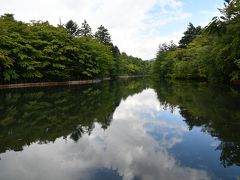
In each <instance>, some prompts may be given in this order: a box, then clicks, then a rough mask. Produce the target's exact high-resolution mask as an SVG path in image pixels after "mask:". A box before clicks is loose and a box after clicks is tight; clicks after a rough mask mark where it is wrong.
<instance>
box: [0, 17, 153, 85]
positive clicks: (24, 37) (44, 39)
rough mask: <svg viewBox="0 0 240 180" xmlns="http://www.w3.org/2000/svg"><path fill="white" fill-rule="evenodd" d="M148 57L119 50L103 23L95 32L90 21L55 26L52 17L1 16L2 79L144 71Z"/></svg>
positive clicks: (113, 75) (77, 77)
mask: <svg viewBox="0 0 240 180" xmlns="http://www.w3.org/2000/svg"><path fill="white" fill-rule="evenodd" d="M149 67H150V66H149V62H147V61H143V60H142V59H140V58H135V57H133V56H128V55H127V54H126V53H121V52H120V50H119V49H118V47H117V46H116V45H114V44H113V43H112V41H111V35H110V33H109V31H108V29H106V28H105V27H104V26H103V25H101V26H100V27H99V28H98V30H97V32H95V33H93V32H92V29H91V27H90V25H89V24H88V23H87V21H84V22H83V23H82V25H81V26H79V25H78V24H77V23H76V22H74V21H73V20H69V21H68V22H67V23H66V24H60V25H58V26H57V27H55V26H53V25H51V24H49V22H47V21H46V22H42V21H31V22H30V23H25V22H22V21H17V20H16V19H15V18H14V15H13V14H4V15H2V16H0V81H1V82H33V81H52V80H80V79H95V78H103V77H111V78H116V77H118V76H119V75H143V74H146V73H147V72H148V70H149Z"/></svg>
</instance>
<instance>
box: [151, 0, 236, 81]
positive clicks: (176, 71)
mask: <svg viewBox="0 0 240 180" xmlns="http://www.w3.org/2000/svg"><path fill="white" fill-rule="evenodd" d="M220 12H221V13H222V16H221V17H220V18H217V17H215V18H213V20H212V22H211V23H209V25H208V26H206V27H205V28H203V29H201V27H199V26H198V27H194V26H193V24H191V23H190V24H189V26H188V28H187V30H186V31H185V32H184V36H183V37H182V39H181V40H180V42H179V46H177V45H175V44H173V43H172V42H171V43H170V44H166V43H164V44H162V45H160V47H159V50H158V53H157V57H156V61H155V62H154V65H153V67H152V73H153V75H154V77H157V78H174V79H203V80H207V81H210V82H229V81H233V80H239V79H240V51H239V49H240V31H239V29H240V1H239V0H225V7H224V8H223V9H220Z"/></svg>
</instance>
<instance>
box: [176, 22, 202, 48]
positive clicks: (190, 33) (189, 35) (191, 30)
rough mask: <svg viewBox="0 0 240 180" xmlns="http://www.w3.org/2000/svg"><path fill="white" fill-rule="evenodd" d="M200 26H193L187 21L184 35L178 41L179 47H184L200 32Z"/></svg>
mask: <svg viewBox="0 0 240 180" xmlns="http://www.w3.org/2000/svg"><path fill="white" fill-rule="evenodd" d="M201 31H202V28H201V27H200V26H198V27H194V25H193V24H192V23H189V25H188V27H187V30H186V31H185V32H184V36H183V37H182V39H181V40H180V41H179V47H180V48H185V47H186V46H187V45H188V44H189V43H190V42H192V40H193V39H195V38H196V37H197V36H198V35H200V34H201Z"/></svg>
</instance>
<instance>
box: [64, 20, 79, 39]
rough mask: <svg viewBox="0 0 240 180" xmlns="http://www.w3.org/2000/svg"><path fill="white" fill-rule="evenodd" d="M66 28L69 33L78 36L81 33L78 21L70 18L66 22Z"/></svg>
mask: <svg viewBox="0 0 240 180" xmlns="http://www.w3.org/2000/svg"><path fill="white" fill-rule="evenodd" d="M65 28H66V29H67V31H68V33H69V34H71V35H73V36H78V35H79V34H80V30H79V27H78V25H77V23H76V22H74V21H72V20H69V21H68V22H67V23H66V25H65Z"/></svg>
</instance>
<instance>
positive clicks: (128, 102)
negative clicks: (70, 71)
mask: <svg viewBox="0 0 240 180" xmlns="http://www.w3.org/2000/svg"><path fill="white" fill-rule="evenodd" d="M0 102H1V103H0V179H1V180H13V179H17V180H28V179H29V180H30V179H31V180H32V179H33V180H46V179H47V180H55V179H57V180H66V179H67V180H98V179H100V180H105V179H106V180H121V179H123V180H160V179H163V180H168V179H184V180H185V179H194V180H195V179H204V180H205V179H206V180H207V179H233V180H238V179H239V178H240V90H239V89H237V88H233V87H228V86H210V85H207V84H205V83H191V82H160V81H156V82H154V81H149V80H147V79H128V80H121V81H116V82H104V83H99V84H94V85H84V86H71V87H70V86H67V87H54V88H53V87H52V88H30V89H14V90H0Z"/></svg>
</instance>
